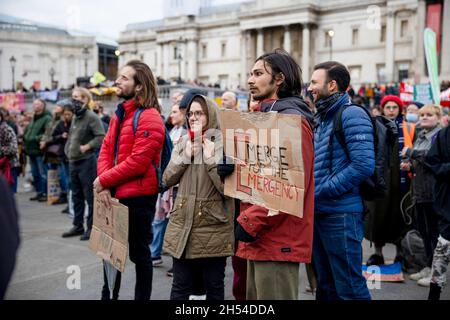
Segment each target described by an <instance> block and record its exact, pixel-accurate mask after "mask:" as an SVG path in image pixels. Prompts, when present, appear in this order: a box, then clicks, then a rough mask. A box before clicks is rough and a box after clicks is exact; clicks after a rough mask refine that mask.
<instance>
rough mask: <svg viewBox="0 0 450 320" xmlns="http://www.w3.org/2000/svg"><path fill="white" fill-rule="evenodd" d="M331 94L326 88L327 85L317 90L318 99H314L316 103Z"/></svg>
mask: <svg viewBox="0 0 450 320" xmlns="http://www.w3.org/2000/svg"><path fill="white" fill-rule="evenodd" d="M330 95H331V93H330V92H329V91H328V90H327V89H326V87H323V88H322V89H321V90H320V91H317V96H316V99H315V100H314V103H317V102H319V101H320V100H322V99H326V98H328V97H329V96H330Z"/></svg>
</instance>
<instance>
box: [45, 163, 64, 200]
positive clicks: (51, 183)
mask: <svg viewBox="0 0 450 320" xmlns="http://www.w3.org/2000/svg"><path fill="white" fill-rule="evenodd" d="M60 194H61V187H60V185H59V175H58V170H48V172H47V204H49V205H52V204H54V203H55V202H56V201H58V199H59V196H60Z"/></svg>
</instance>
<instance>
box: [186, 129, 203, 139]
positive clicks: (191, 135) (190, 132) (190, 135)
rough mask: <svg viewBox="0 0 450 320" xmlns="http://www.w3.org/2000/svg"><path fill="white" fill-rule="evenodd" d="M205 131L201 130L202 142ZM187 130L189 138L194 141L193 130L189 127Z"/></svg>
mask: <svg viewBox="0 0 450 320" xmlns="http://www.w3.org/2000/svg"><path fill="white" fill-rule="evenodd" d="M205 131H206V130H202V142H203V141H204V140H205ZM188 132H189V137H190V138H191V141H194V138H195V133H194V131H192V129H189V130H188Z"/></svg>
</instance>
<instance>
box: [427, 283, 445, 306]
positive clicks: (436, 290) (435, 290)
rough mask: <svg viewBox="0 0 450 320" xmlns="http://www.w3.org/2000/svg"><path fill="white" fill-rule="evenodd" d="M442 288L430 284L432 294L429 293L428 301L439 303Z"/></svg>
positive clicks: (435, 284)
mask: <svg viewBox="0 0 450 320" xmlns="http://www.w3.org/2000/svg"><path fill="white" fill-rule="evenodd" d="M441 290H442V288H441V287H440V286H439V285H438V284H437V283H433V282H431V283H430V292H429V293H428V300H432V301H437V300H440V299H441Z"/></svg>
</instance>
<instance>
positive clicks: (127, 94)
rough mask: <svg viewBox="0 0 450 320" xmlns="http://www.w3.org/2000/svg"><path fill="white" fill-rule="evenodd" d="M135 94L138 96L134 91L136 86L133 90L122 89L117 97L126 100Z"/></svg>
mask: <svg viewBox="0 0 450 320" xmlns="http://www.w3.org/2000/svg"><path fill="white" fill-rule="evenodd" d="M135 96H136V93H135V92H134V88H133V90H130V91H125V90H122V91H121V92H120V93H117V97H119V98H122V99H124V100H131V99H133V98H134V97H135Z"/></svg>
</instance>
